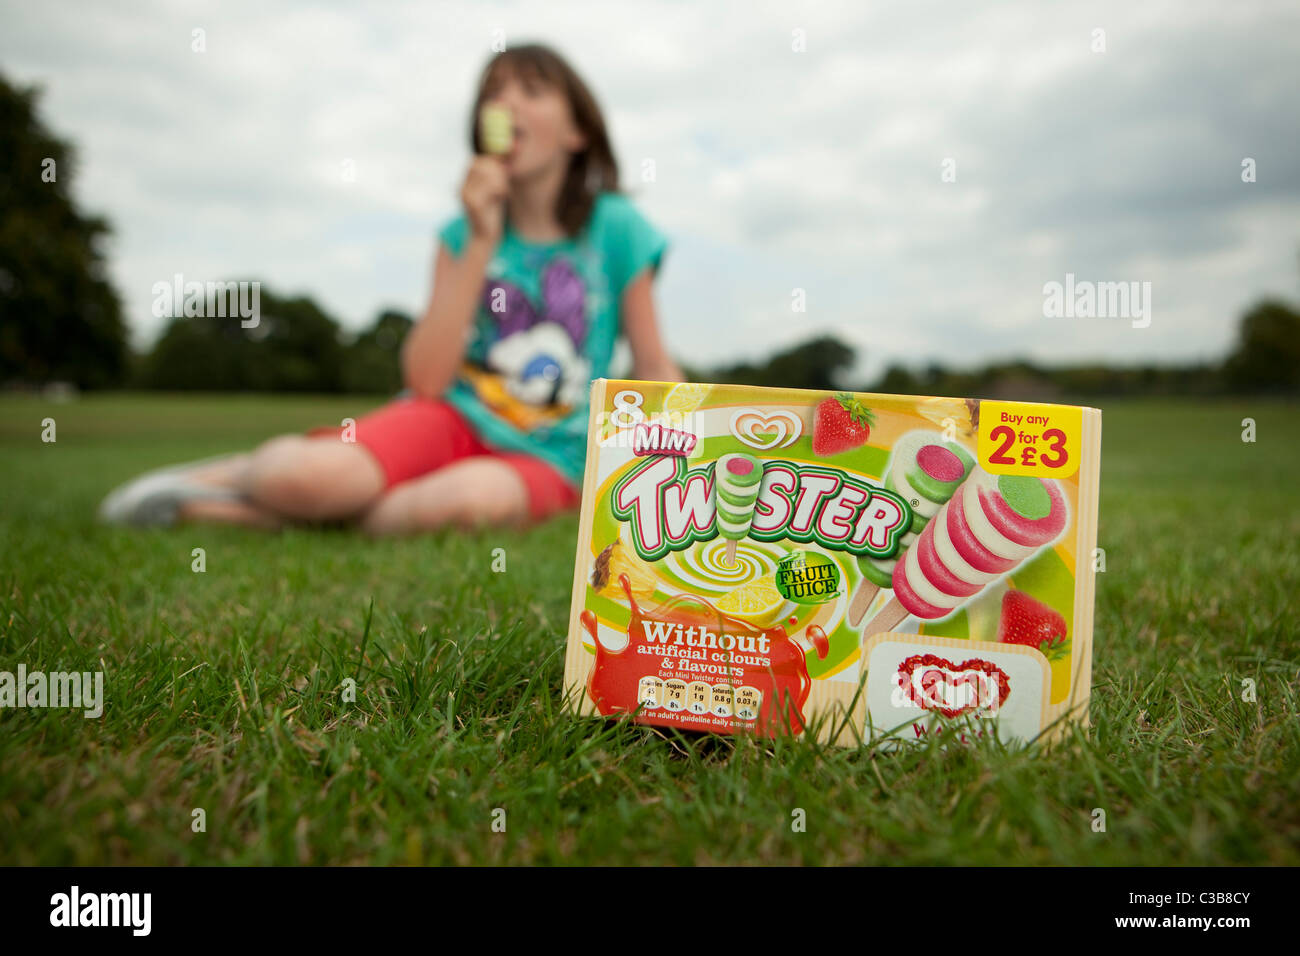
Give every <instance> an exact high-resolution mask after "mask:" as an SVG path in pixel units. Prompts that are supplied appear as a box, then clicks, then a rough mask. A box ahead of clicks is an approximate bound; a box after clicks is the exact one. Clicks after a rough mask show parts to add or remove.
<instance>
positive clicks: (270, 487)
mask: <svg viewBox="0 0 1300 956" xmlns="http://www.w3.org/2000/svg"><path fill="white" fill-rule="evenodd" d="M383 485H384V479H383V472H382V471H381V470H380V469H379V467H378V465H377V464H376V463H375V462H373V461H372V460H371V459H370V458H369V457H368V454H367V452H365V450H364V449H361V448H359V447H358V446H356V445H343V444H339V443H335V442H332V441H331V442H325V443H322V442H321V441H319V440H315V439H309V438H303V437H300V436H296V435H286V436H282V437H281V438H276V439H272V440H271V441H269V442H267V443H266V444H264V445H262V446H261V447H260V448H258V449H257V451H256V452H254V453H253V458H252V461H251V462H250V464H249V470H248V488H247V493H248V495H249V497H250V498H252V499H253V501H255V502H256V503H257V504H259V505H262V506H263V507H265V508H269V509H271V510H273V511H276V512H278V513H280V514H283V515H286V516H288V517H292V518H299V519H302V520H307V521H324V520H330V519H335V518H348V517H351V516H352V515H354V514H356V513H357V512H359V511H361V510H362V509H364V508H365V507H366V506H367V505H368V504H369V503H370V502H371V501H373V500H374V499H375V498H376V497H377V496H378V495H379V494H380V492H382V490H383Z"/></svg>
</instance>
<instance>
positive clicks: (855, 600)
mask: <svg viewBox="0 0 1300 956" xmlns="http://www.w3.org/2000/svg"><path fill="white" fill-rule="evenodd" d="M932 434H933V433H927V432H913V433H911V434H910V435H906V436H904V437H903V438H902V439H900V440H899V442H898V443H897V444H896V445H895V446H894V454H893V455H892V456H890V459H889V465H888V466H886V468H885V481H884V484H885V488H887V489H888V490H889V491H893V492H897V493H898V494H900V495H901V496H902V497H904V498H906V499H907V500H908V501H909V502H915V504H913V505H912V527H911V529H910V530H909V531H908V533H907V534H906V535H904V536H903V541H902V549H901V550H900V551H899V554H898V555H897V556H895V557H892V558H883V559H882V558H870V557H867V556H865V555H863V556H860V557H859V558H858V568H859V569H860V570H861V571H862V575H863V579H862V581H861V582H859V584H858V587H857V589H856V590H855V591H854V592H853V596H852V597H851V598H850V599H849V611H848V619H849V624H850V625H852V626H854V627H857V625H858V623H859V622H861V620H862V617H863V615H865V614H866V613H867V608H868V607H870V606H871V602H872V601H873V600H874V599H875V597H876V595H877V594H878V593H879V592H880V589H881V588H890V587H893V583H892V581H893V574H894V566H895V565H896V564H898V562H899V561H901V560H902V558H903V555H904V554H906V549H907V548H910V547H911V546H912V545H913V544H914V543H915V541H916V539H917V536H918V535H920V534H921V532H922V531H923V530H924V529H925V528H926V527H927V525H928V524H929V523H930V519H931V518H933V517H934V516H935V515H936V514H938V512H939V509H940V508H941V507H943V505H944V504H945V503H946V502H947V501H948V499H949V498H951V497H952V495H953V492H955V491H956V490H957V488H958V487H959V486H960V485H961V483H962V482H963V481H964V480H965V479H966V476H967V475H969V474H970V470H971V469H972V468H973V467H975V460H974V459H973V458H971V456H970V453H969V452H967V451H966V449H964V448H962V447H961V446H960V445H958V444H956V443H954V442H941V441H928V440H927V439H928V437H929V436H930V435H932ZM935 437H938V436H937V435H936V436H935ZM920 442H924V444H919V447H918V443H920Z"/></svg>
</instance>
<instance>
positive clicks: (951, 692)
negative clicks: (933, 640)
mask: <svg viewBox="0 0 1300 956" xmlns="http://www.w3.org/2000/svg"><path fill="white" fill-rule="evenodd" d="M894 680H895V682H896V683H897V685H898V686H899V687H900V688H902V690H903V691H904V692H905V693H906V694H907V696H908V697H909V698H911V700H912V703H914V704H915V705H916V706H917V707H920V708H921V709H922V710H935V711H938V712H939V713H941V714H943V715H944V716H945V717H956V716H958V715H959V714H966V713H970V712H972V711H980V712H982V713H984V714H994V713H997V710H998V708H999V707H1001V706H1002V705H1003V704H1005V703H1006V700H1007V695H1008V694H1010V693H1011V679H1010V678H1009V677H1008V676H1007V673H1006V671H1004V670H1003V669H1002V668H1000V667H998V666H997V665H996V664H994V663H992V662H991V661H985V660H980V659H979V658H978V657H975V658H972V659H971V660H968V661H962V662H961V663H960V664H954V663H953V662H952V661H949V660H944V659H943V658H942V657H936V656H935V655H934V654H913V655H912V656H911V657H909V658H907V659H906V660H904V661H903V662H902V663H901V664H899V665H898V673H897V674H896V675H895V676H894Z"/></svg>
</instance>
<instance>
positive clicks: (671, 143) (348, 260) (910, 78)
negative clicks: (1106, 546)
mask: <svg viewBox="0 0 1300 956" xmlns="http://www.w3.org/2000/svg"><path fill="white" fill-rule="evenodd" d="M196 29H202V30H203V31H204V40H205V46H206V49H205V51H204V52H195V51H194V50H193V49H192V46H193V35H194V34H193V31H194V30H196ZM1098 31H1101V32H1098ZM499 37H504V38H505V42H506V43H507V44H510V43H518V42H523V41H525V40H530V39H540V40H543V41H546V42H549V43H552V44H553V45H555V46H557V47H558V48H559V49H561V50H562V51H563V52H564V53H566V55H567V56H569V58H570V59H571V60H572V61H573V63H574V64H575V66H576V67H577V68H578V69H579V71H580V72H582V73H583V74H584V75H585V76H586V77H587V79H588V81H589V82H590V83H591V85H592V87H593V88H594V89H595V91H596V93H597V95H598V96H599V98H600V99H601V101H602V103H603V105H604V107H605V110H606V113H607V117H608V119H609V121H610V124H611V126H612V132H613V136H614V140H615V147H616V150H617V152H618V155H619V158H620V160H621V163H622V167H623V173H624V180H625V185H626V186H627V187H628V189H629V191H630V192H631V193H632V195H633V196H634V197H635V199H636V200H637V201H638V203H639V205H640V207H641V209H642V210H643V212H645V213H646V215H648V216H649V217H650V218H651V219H652V220H653V221H654V222H655V223H656V224H657V225H659V226H660V228H661V229H663V230H664V231H665V232H666V233H667V234H668V235H669V237H670V240H671V243H672V245H671V251H670V253H669V256H668V258H667V260H666V263H665V268H664V270H663V273H662V276H661V280H660V282H659V288H658V303H659V307H660V314H661V321H662V325H663V328H664V331H665V335H666V337H667V339H668V341H669V343H670V346H671V348H672V350H673V352H674V353H675V354H676V355H677V356H678V357H679V358H681V359H682V360H684V361H687V362H689V363H691V364H693V365H697V366H698V365H711V364H715V363H721V362H730V361H736V360H739V359H743V358H748V357H758V356H762V355H764V354H766V353H768V352H770V351H771V350H773V349H775V348H777V347H780V346H783V345H788V344H791V343H794V342H797V341H799V340H801V339H803V338H806V337H809V336H811V335H814V334H819V333H833V334H836V335H839V336H840V337H842V338H843V339H845V340H846V341H848V342H850V343H852V344H853V345H854V346H855V347H856V348H857V349H858V354H859V360H860V361H859V367H858V372H859V374H860V375H869V376H873V377H874V376H875V375H876V374H878V373H879V372H880V371H881V370H882V369H883V368H884V366H885V365H886V364H888V363H891V362H898V361H901V362H904V363H908V364H913V365H920V364H923V363H925V362H928V361H930V360H939V361H942V362H945V363H947V364H951V365H958V366H961V365H969V364H972V363H976V362H979V361H983V360H986V359H993V358H1008V357H1013V356H1024V357H1029V358H1033V359H1037V360H1041V361H1047V362H1065V361H1075V360H1082V359H1091V358H1101V359H1107V360H1111V361H1115V362H1120V363H1129V362H1135V361H1148V360H1150V361H1157V362H1165V361H1184V360H1190V359H1196V358H1210V357H1216V356H1218V355H1220V354H1221V353H1222V352H1223V351H1224V350H1225V349H1227V348H1228V347H1229V345H1230V343H1231V340H1232V338H1233V335H1234V330H1235V325H1236V320H1237V318H1238V316H1239V315H1240V313H1241V311H1242V310H1243V308H1245V307H1246V306H1248V305H1249V304H1250V303H1252V302H1253V301H1255V300H1256V299H1258V298H1259V297H1260V296H1263V295H1265V294H1276V295H1282V296H1285V297H1287V298H1291V299H1294V298H1295V297H1296V294H1297V288H1298V287H1300V271H1298V268H1297V261H1298V260H1297V254H1298V253H1300V153H1298V149H1300V147H1298V145H1297V129H1298V124H1297V117H1298V115H1300V114H1298V112H1297V108H1296V105H1295V91H1296V89H1297V88H1298V87H1300V66H1298V64H1300V4H1296V3H1294V2H1277V3H1263V2H1261V3H1254V2H1214V3H1201V2H1193V0H1165V2H1156V0H1147V2H1143V3H1141V4H1136V3H1131V2H1118V3H1111V2H1102V3H1098V2H1090V3H1086V4H1084V3H1068V4H1067V3H1047V2H1042V0H1031V2H1001V3H992V4H972V3H967V2H961V0H950V2H943V3H925V2H909V3H903V2H894V3H871V4H865V3H860V2H859V3H854V2H849V3H829V2H827V3H813V4H804V5H795V4H789V3H766V2H755V0H735V2H725V3H724V2H700V3H685V2H674V0H619V2H617V3H611V2H608V0H550V2H546V3H509V2H481V3H469V2H464V3H462V2H451V3H439V2H420V3H400V4H399V3H396V2H391V3H390V2H375V3H368V4H365V5H364V6H363V5H360V4H351V3H316V4H311V3H306V2H302V3H273V2H247V3H244V2H221V3H219V4H218V3H216V2H211V3H201V2H192V3H185V2H158V3H145V2H136V3H114V4H104V3H98V2H61V3H59V4H57V5H55V4H23V5H21V6H19V5H17V4H9V5H6V8H5V9H4V10H3V11H2V12H0V70H3V72H4V73H5V74H6V75H7V76H8V77H9V78H10V79H11V81H14V80H16V81H19V82H22V83H32V82H37V83H40V84H42V85H43V86H44V87H45V89H46V94H45V96H44V98H43V100H42V115H43V119H44V120H45V122H46V124H47V125H48V126H49V127H51V128H52V129H53V130H54V131H55V132H56V133H57V134H59V135H61V136H64V137H66V138H70V139H71V140H72V141H73V142H75V144H76V145H77V148H78V150H79V156H80V168H79V172H78V180H77V185H76V194H77V196H78V198H79V199H80V201H81V202H82V203H83V205H84V206H85V207H86V208H87V209H90V210H93V211H95V212H98V213H101V214H104V215H106V216H107V217H108V218H109V219H110V220H111V222H112V223H113V225H114V228H115V236H114V239H113V241H112V243H111V244H110V246H109V247H108V248H109V253H110V263H111V273H112V276H113V278H114V279H115V281H116V284H117V287H118V289H119V291H120V292H121V294H122V296H123V299H124V301H125V304H126V307H127V311H128V316H129V322H130V325H131V329H132V333H133V336H134V339H135V341H136V344H137V345H140V346H144V345H147V344H148V343H149V342H151V341H152V339H153V337H154V336H156V334H157V333H158V331H159V327H160V323H161V322H162V321H163V320H160V319H156V318H154V317H153V316H152V314H151V312H150V303H151V300H152V293H151V287H152V286H153V284H154V283H155V282H158V281H160V280H170V278H171V276H172V275H173V274H174V273H177V272H180V273H183V274H184V275H185V276H186V278H187V279H199V280H210V279H226V278H249V279H251V278H260V279H262V280H263V281H264V282H266V283H267V284H268V285H269V286H270V287H271V288H274V289H276V290H278V291H286V292H303V293H308V294H310V295H312V296H314V297H315V298H316V299H317V301H318V302H320V303H321V304H322V305H323V306H324V307H325V308H326V309H327V311H329V312H331V313H332V314H334V315H335V316H336V317H337V318H338V319H339V320H340V321H341V322H342V323H343V324H344V325H345V326H347V327H349V328H359V327H362V326H365V325H367V324H369V323H370V322H371V321H372V320H373V318H374V316H375V314H376V313H377V311H378V310H380V309H381V308H383V307H387V306H395V307H398V308H401V309H404V310H407V311H409V312H412V313H416V314H418V312H419V311H420V310H421V309H422V308H423V305H424V302H425V301H426V298H427V296H428V293H429V283H430V271H431V262H432V256H433V251H434V249H433V242H434V240H433V234H434V232H435V230H436V228H437V226H438V225H439V224H440V223H442V222H443V221H444V220H445V219H447V218H448V217H449V216H451V215H453V214H454V213H455V211H456V205H455V204H456V199H455V195H456V191H457V188H458V185H459V181H460V178H461V176H462V175H463V171H464V167H465V164H466V162H467V158H468V151H467V146H466V142H465V139H466V137H465V128H466V116H467V111H468V108H469V103H470V98H471V95H472V90H473V84H474V82H475V79H476V77H477V75H478V72H479V70H480V69H481V67H482V65H483V63H484V61H485V60H486V58H487V57H488V55H489V54H490V50H491V44H492V43H493V41H494V39H496V38H499ZM1103 46H1104V49H1101V47H1103ZM1248 158H1249V159H1251V160H1253V161H1254V169H1255V178H1256V181H1255V182H1249V183H1248V182H1243V181H1242V164H1243V161H1244V160H1246V159H1248ZM949 160H951V162H950V163H946V161H949ZM647 161H653V170H654V178H653V181H646V177H645V175H644V172H643V171H644V170H646V169H647V168H648V166H649V164H648V163H647ZM349 163H350V168H351V169H352V170H353V171H354V179H353V180H352V181H348V180H347V178H346V177H345V175H344V170H345V168H349V167H347V164H349ZM945 168H946V169H947V170H949V171H950V172H954V173H955V180H954V181H949V182H945V181H944V178H945V177H944V175H943V174H944V171H945ZM948 178H950V179H951V178H953V177H952V176H950V177H948ZM1067 273H1073V274H1074V275H1075V276H1076V278H1077V279H1078V280H1090V281H1097V282H1118V281H1135V282H1150V283H1151V322H1150V325H1149V326H1148V327H1146V328H1134V327H1133V323H1132V322H1131V321H1128V320H1126V319H1120V318H1105V317H1097V318H1047V317H1045V316H1044V294H1043V287H1044V284H1045V283H1049V282H1052V281H1058V282H1063V281H1064V279H1065V276H1066V274H1067ZM795 289H802V290H804V295H805V297H806V311H805V312H795V311H793V310H792V305H791V303H792V297H793V290H795Z"/></svg>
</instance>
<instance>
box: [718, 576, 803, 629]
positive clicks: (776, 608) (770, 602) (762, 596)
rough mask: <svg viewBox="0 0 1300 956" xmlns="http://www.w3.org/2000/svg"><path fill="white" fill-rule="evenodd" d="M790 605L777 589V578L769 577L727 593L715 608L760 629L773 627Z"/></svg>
mask: <svg viewBox="0 0 1300 956" xmlns="http://www.w3.org/2000/svg"><path fill="white" fill-rule="evenodd" d="M788 603H789V602H787V601H786V599H785V597H784V596H782V594H781V592H780V591H778V590H777V589H776V578H775V577H774V576H772V575H767V576H766V577H761V578H755V579H754V580H752V581H748V582H746V583H745V584H742V585H741V586H740V587H738V588H736V589H735V590H734V591H729V592H727V593H726V594H724V595H723V596H722V597H721V598H719V599H718V601H717V603H716V604H715V605H714V606H715V607H717V609H718V610H719V611H722V612H723V613H724V614H730V615H732V616H733V617H739V618H744V619H745V620H747V621H749V622H751V623H752V624H754V625H756V626H758V627H771V626H772V625H773V624H775V623H776V620H777V618H779V617H780V616H781V612H782V611H784V610H785V607H786V605H787V604H788Z"/></svg>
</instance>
